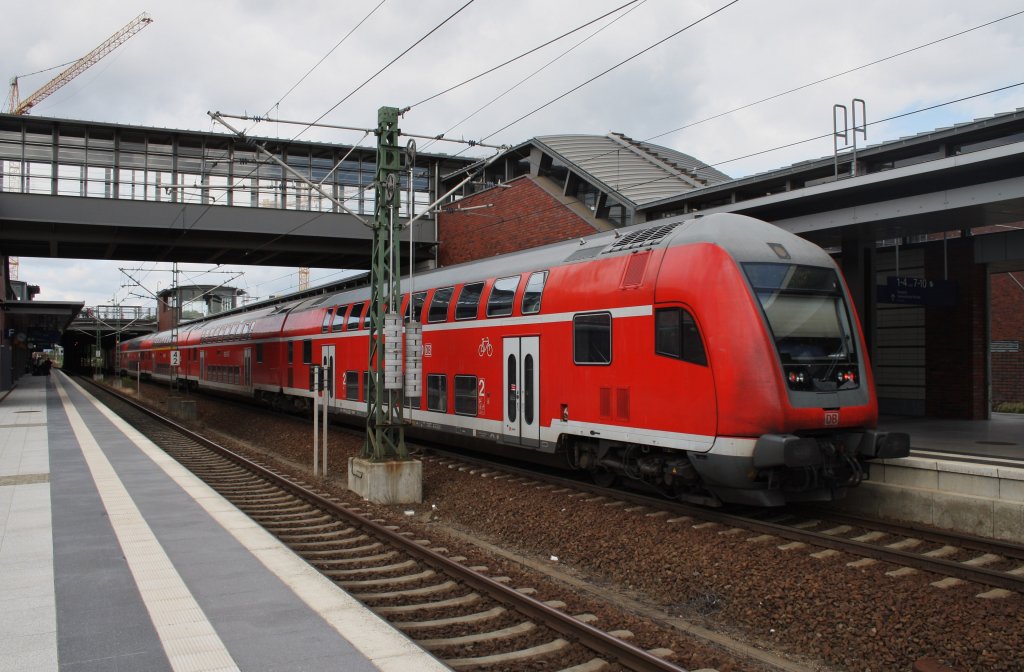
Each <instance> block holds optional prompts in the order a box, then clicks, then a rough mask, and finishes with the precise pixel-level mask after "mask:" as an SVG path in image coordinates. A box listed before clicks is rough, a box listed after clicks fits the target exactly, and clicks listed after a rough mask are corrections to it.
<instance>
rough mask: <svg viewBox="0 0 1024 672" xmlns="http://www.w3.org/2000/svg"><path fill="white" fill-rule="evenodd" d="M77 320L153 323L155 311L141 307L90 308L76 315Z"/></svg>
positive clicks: (113, 306)
mask: <svg viewBox="0 0 1024 672" xmlns="http://www.w3.org/2000/svg"><path fill="white" fill-rule="evenodd" d="M78 319H80V320H81V319H84V320H102V321H104V322H119V323H124V322H154V321H156V309H155V308H144V307H142V306H116V305H111V306H90V307H88V308H83V309H82V310H81V311H80V312H79V313H78Z"/></svg>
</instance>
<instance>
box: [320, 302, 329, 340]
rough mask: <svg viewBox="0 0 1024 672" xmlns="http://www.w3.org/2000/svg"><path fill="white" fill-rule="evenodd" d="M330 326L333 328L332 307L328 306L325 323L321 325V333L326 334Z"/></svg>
mask: <svg viewBox="0 0 1024 672" xmlns="http://www.w3.org/2000/svg"><path fill="white" fill-rule="evenodd" d="M330 328H331V309H330V308H328V309H327V312H326V313H324V322H323V324H321V325H320V333H321V334H326V333H327V331H328V330H329V329H330Z"/></svg>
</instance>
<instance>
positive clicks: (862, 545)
mask: <svg viewBox="0 0 1024 672" xmlns="http://www.w3.org/2000/svg"><path fill="white" fill-rule="evenodd" d="M425 459H438V460H440V461H442V462H445V461H447V463H448V464H449V465H453V466H456V468H458V467H457V465H460V464H461V465H467V466H469V467H470V468H471V469H473V468H476V469H481V470H486V471H484V473H487V472H488V471H489V472H502V473H506V474H510V475H512V476H514V477H517V478H525V479H528V480H529V481H535V482H538V483H545V484H550V485H552V486H556V487H559V488H569V489H571V490H573V491H574V492H584V493H588V494H589V495H592V497H591V498H590V500H591V501H595V502H596V501H600V499H599V498H601V499H604V500H606V501H604V502H603V503H604V504H606V505H607V504H611V503H612V502H623V503H626V504H632V505H635V506H638V507H644V509H643V513H644V515H650V514H651V513H652V511H653V512H664V514H665V516H666V519H667V520H672V521H673V522H675V523H691V524H693V525H694V526H706V525H718V526H721V527H722V528H724V529H720V530H719V532H721V533H723V534H730V535H732V534H743V533H748V534H749V535H750V536H749V537H748V540H749V541H751V542H753V543H777V544H778V545H779V547H780V549H782V550H786V551H795V550H807V551H810V552H811V553H812V554H814V555H815V557H818V558H823V559H824V558H828V557H830V556H832V555H835V554H838V553H847V554H850V555H854V556H859V558H860V559H859V560H855V561H852V562H850V563H848V564H849V565H851V566H852V567H855V568H857V567H864V566H867V565H870V564H873V563H876V562H886V563H890V564H892V565H896V566H897V567H896V568H895V569H893V570H891V571H890V572H889V575H890V576H894V577H899V576H905V575H910V574H912V573H916V572H918V571H924V572H930V573H933V574H937V575H939V576H940V577H942V578H940V579H938V580H936V581H935V582H933V584H932V585H934V586H935V587H936V588H951V587H954V586H957V585H960V584H961V583H962V582H971V583H976V584H979V585H981V586H985V587H986V588H987V590H985V591H982V592H979V593H978V596H979V597H982V598H988V599H994V598H1001V597H1007V596H1009V595H1010V594H1013V593H1024V545H1022V544H1016V543H1012V542H1003V541H998V540H993V539H984V538H980V537H974V536H970V535H962V534H957V533H953V532H945V531H939V530H934V529H931V528H920V527H912V526H903V525H897V524H895V523H892V522H889V521H883V520H873V519H867V518H860V517H856V516H852V515H849V514H843V513H839V512H833V511H828V510H824V509H815V510H811V509H809V508H807V507H804V508H800V509H792V510H786V511H784V512H779V511H776V510H773V509H757V510H748V511H742V512H737V511H725V510H715V509H706V508H701V507H696V506H692V505H688V504H681V503H676V502H673V501H671V500H667V499H665V498H662V497H657V496H651V495H646V494H642V493H637V492H630V491H627V490H623V489H621V488H607V487H602V486H598V485H593V484H590V483H587V482H580V481H578V480H574V479H567V478H564V477H560V476H556V475H551V474H544V473H539V472H536V471H533V470H528V469H522V468H519V467H513V466H508V465H503V464H498V463H495V462H491V461H489V460H486V459H482V458H479V457H468V456H465V455H462V454H457V453H450V452H447V451H443V450H440V449H436V448H431V449H429V451H428V455H426V456H425ZM638 513H639V510H638Z"/></svg>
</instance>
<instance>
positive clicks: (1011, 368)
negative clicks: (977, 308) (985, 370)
mask: <svg viewBox="0 0 1024 672" xmlns="http://www.w3.org/2000/svg"><path fill="white" fill-rule="evenodd" d="M1014 279H1016V280H1017V281H1019V282H1021V283H1024V273H1014V274H1012V277H1011V274H1009V273H997V274H995V275H993V276H992V278H991V287H992V289H991V295H992V307H991V311H992V312H991V319H992V340H993V341H1008V342H1011V343H1012V342H1016V343H1018V346H1017V347H1018V348H1019V349H1018V351H1017V352H993V353H992V404H993V405H995V404H999V403H1002V402H1018V403H1021V402H1024V288H1022V287H1021V286H1020V285H1018V284H1017V282H1014Z"/></svg>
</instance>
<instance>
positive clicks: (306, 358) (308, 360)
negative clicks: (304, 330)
mask: <svg viewBox="0 0 1024 672" xmlns="http://www.w3.org/2000/svg"><path fill="white" fill-rule="evenodd" d="M302 363H303V364H312V363H313V339H312V338H307V339H304V340H303V341H302Z"/></svg>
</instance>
